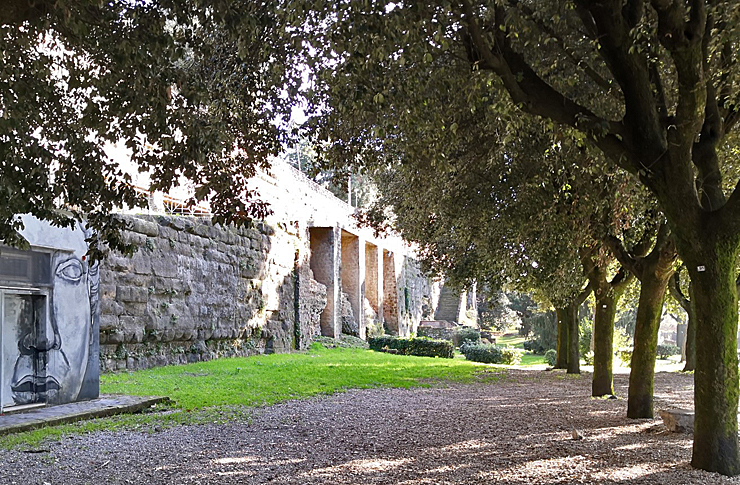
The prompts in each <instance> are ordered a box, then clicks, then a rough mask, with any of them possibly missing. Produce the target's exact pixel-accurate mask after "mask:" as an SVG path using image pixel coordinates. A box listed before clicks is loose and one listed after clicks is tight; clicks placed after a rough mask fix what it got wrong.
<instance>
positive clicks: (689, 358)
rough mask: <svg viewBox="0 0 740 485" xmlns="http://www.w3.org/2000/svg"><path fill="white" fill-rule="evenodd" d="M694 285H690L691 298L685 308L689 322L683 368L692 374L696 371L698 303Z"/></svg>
mask: <svg viewBox="0 0 740 485" xmlns="http://www.w3.org/2000/svg"><path fill="white" fill-rule="evenodd" d="M693 287H694V284H693V283H691V284H690V285H689V298H690V300H689V301H688V305H687V306H685V307H684V310H686V315H687V317H688V318H687V321H688V324H687V325H686V363H685V364H684V366H683V371H684V372H690V371H693V370H695V369H696V303H695V302H694V295H693V293H694V288H693Z"/></svg>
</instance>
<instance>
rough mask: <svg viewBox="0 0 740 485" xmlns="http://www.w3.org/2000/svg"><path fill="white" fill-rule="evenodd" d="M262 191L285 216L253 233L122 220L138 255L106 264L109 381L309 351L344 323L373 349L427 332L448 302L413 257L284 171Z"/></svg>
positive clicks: (201, 222) (192, 220)
mask: <svg viewBox="0 0 740 485" xmlns="http://www.w3.org/2000/svg"><path fill="white" fill-rule="evenodd" d="M251 182H253V183H254V188H255V189H256V190H257V191H259V193H260V197H261V198H263V199H264V200H265V201H267V202H269V203H270V207H271V208H272V209H273V211H274V213H273V214H272V215H271V216H269V217H268V219H267V220H266V221H264V222H259V223H255V224H254V225H252V226H251V227H245V228H239V229H237V228H234V227H221V226H214V225H213V224H211V222H210V220H209V219H208V218H198V217H187V216H166V215H156V214H150V215H146V216H141V215H125V216H122V217H125V218H127V220H128V222H129V230H128V231H127V232H125V234H124V235H125V238H126V239H127V240H128V241H130V242H132V243H134V244H136V245H137V246H138V247H139V250H138V251H137V252H136V253H135V254H134V255H133V257H131V258H127V257H123V256H121V255H116V254H113V255H110V257H109V258H108V259H107V260H106V261H105V262H104V263H102V265H101V269H100V291H101V308H100V367H101V369H102V370H104V371H115V370H123V369H140V368H147V367H152V366H159V365H167V364H176V363H185V362H196V361H200V360H206V359H213V358H217V357H221V356H237V355H250V354H256V353H265V352H268V353H269V352H287V351H291V350H303V349H306V348H308V346H309V345H310V343H311V341H312V338H313V337H315V336H317V335H324V336H329V337H339V336H340V334H341V333H342V331H343V329H342V327H343V323H347V324H348V325H346V327H347V328H348V329H349V330H347V331H351V332H352V333H356V334H357V335H359V336H360V337H362V338H364V337H365V336H366V335H368V334H369V335H376V334H379V333H382V332H384V331H385V332H389V333H394V334H399V335H409V334H411V333H413V332H415V331H416V326H417V325H418V323H419V321H420V320H421V319H422V318H423V316H424V308H426V307H429V306H430V305H431V306H432V307H434V305H435V304H436V301H435V300H436V298H435V295H436V294H437V293H435V291H436V290H435V287H436V286H435V285H436V284H432V283H431V282H430V281H429V279H428V278H427V277H426V275H423V274H422V273H421V272H420V271H419V266H418V263H417V262H416V261H415V259H414V257H413V249H412V248H410V247H409V246H408V245H407V244H406V243H404V242H403V241H402V240H401V239H400V238H397V237H388V236H386V237H383V238H378V237H377V236H375V235H374V234H373V233H372V230H370V229H369V228H362V227H358V226H357V225H356V223H355V221H354V219H353V217H352V213H353V210H354V209H353V208H352V207H350V206H348V205H347V204H344V203H343V202H342V201H340V200H338V199H337V198H336V197H334V196H333V195H332V194H331V193H330V192H328V191H326V190H325V189H323V188H322V187H320V186H318V185H316V184H315V183H313V182H311V181H310V180H308V179H306V177H305V176H304V175H303V174H301V173H300V172H297V171H296V170H294V169H293V168H292V167H289V166H287V165H285V164H282V163H276V164H275V165H274V166H273V168H272V170H271V172H270V173H269V174H268V173H261V174H259V175H258V176H257V177H255V178H254V179H253V180H252V181H251ZM343 300H346V302H347V305H345V307H346V308H344V311H343V305H342V301H343ZM350 315H351V317H350ZM349 319H351V320H352V321H351V322H350V321H349ZM350 323H351V325H350Z"/></svg>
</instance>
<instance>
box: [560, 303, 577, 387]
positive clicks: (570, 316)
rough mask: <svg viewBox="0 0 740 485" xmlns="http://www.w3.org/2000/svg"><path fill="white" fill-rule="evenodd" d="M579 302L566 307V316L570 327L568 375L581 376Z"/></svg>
mask: <svg viewBox="0 0 740 485" xmlns="http://www.w3.org/2000/svg"><path fill="white" fill-rule="evenodd" d="M579 306H580V305H579V304H578V303H577V302H571V303H569V304H568V305H567V306H566V307H565V309H564V310H565V311H564V316H565V321H566V322H567V327H568V367H567V369H568V370H567V373H568V374H580V373H581V362H580V355H579V352H578V307H579Z"/></svg>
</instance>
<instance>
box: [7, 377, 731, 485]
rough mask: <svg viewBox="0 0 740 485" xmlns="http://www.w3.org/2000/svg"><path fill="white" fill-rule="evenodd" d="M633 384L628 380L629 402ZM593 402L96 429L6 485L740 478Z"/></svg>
mask: <svg viewBox="0 0 740 485" xmlns="http://www.w3.org/2000/svg"><path fill="white" fill-rule="evenodd" d="M626 385H627V376H624V375H621V376H616V388H617V393H618V394H619V395H620V396H625V395H626V392H627V390H626ZM589 394H590V375H588V374H584V375H582V376H580V377H573V376H566V375H565V374H563V373H561V372H560V371H554V372H544V371H509V372H508V374H507V376H506V377H505V378H504V379H501V380H500V381H499V382H495V383H491V382H490V381H487V380H485V379H483V380H482V381H481V382H479V383H476V384H469V385H461V384H453V385H449V386H445V387H435V388H429V389H411V390H404V389H371V390H356V391H350V392H347V393H344V394H339V395H336V396H332V397H324V398H314V399H309V400H305V401H295V402H289V403H284V404H281V405H277V406H272V407H267V408H263V409H260V410H258V411H257V412H256V413H255V416H254V419H253V421H252V423H251V424H246V423H232V424H228V425H216V424H214V425H209V426H181V427H177V428H172V429H169V430H166V431H162V432H154V433H142V432H131V431H129V432H119V433H110V432H105V433H94V434H89V435H82V436H73V437H68V438H65V439H64V440H63V441H62V442H61V443H54V444H51V445H48V448H49V452H48V453H44V454H41V455H39V454H28V453H23V452H20V451H12V452H5V453H4V455H3V458H2V465H0V484H23V485H28V484H36V483H38V484H45V483H48V484H53V485H57V484H59V485H67V484H88V483H89V484H257V483H260V484H261V483H272V484H294V483H295V484H302V485H303V484H362V485H368V484H477V483H496V484H540V483H559V484H571V483H599V484H602V483H603V484H627V483H629V484H640V483H642V484H725V483H740V479H730V478H726V477H722V476H720V475H717V474H713V473H706V472H701V471H697V470H693V469H691V467H690V466H689V463H688V462H689V460H690V457H691V439H690V436H689V435H682V434H671V433H668V432H667V431H665V430H664V429H663V426H662V424H661V422H660V420H650V419H648V420H637V421H635V420H629V419H627V418H626V417H625V411H626V401H625V400H624V399H619V400H601V399H599V400H596V399H591V398H590V397H589ZM691 400H692V376H687V375H679V374H658V375H657V377H656V409H660V408H666V407H691V406H692V402H691ZM574 429H575V430H577V431H578V432H579V433H581V435H582V436H583V438H582V439H578V440H574V439H573V430H574ZM45 446H46V445H45Z"/></svg>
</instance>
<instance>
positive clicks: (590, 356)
mask: <svg viewBox="0 0 740 485" xmlns="http://www.w3.org/2000/svg"><path fill="white" fill-rule="evenodd" d="M583 361H584V362H585V363H586V365H594V351H593V350H589V351H588V352H586V353H585V354H583Z"/></svg>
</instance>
